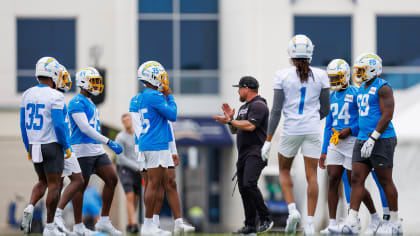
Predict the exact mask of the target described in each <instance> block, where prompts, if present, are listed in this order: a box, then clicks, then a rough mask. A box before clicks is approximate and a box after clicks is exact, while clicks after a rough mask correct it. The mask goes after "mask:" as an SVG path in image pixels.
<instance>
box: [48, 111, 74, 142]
mask: <svg viewBox="0 0 420 236" xmlns="http://www.w3.org/2000/svg"><path fill="white" fill-rule="evenodd" d="M51 118H52V121H53V125H54V131H55V135H56V136H57V139H58V143H59V144H60V145H61V146H63V148H64V149H68V148H70V138H69V133H68V131H69V130H68V129H67V128H66V122H65V117H64V112H63V110H62V109H51Z"/></svg>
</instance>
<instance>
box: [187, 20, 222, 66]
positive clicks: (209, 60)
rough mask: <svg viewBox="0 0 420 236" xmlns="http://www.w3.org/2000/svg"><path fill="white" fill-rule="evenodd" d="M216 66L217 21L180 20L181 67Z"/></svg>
mask: <svg viewBox="0 0 420 236" xmlns="http://www.w3.org/2000/svg"><path fill="white" fill-rule="evenodd" d="M217 68H218V22H217V21H213V20H211V21H210V20H209V21H181V69H185V70H199V69H204V70H211V69H217Z"/></svg>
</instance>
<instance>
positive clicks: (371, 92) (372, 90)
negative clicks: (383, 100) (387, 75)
mask: <svg viewBox="0 0 420 236" xmlns="http://www.w3.org/2000/svg"><path fill="white" fill-rule="evenodd" d="M375 93H376V87H372V88H370V90H369V94H373V95H375Z"/></svg>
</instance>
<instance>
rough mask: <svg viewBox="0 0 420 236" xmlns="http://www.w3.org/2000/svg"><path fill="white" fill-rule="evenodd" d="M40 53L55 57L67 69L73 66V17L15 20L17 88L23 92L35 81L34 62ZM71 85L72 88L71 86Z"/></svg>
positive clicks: (74, 32) (35, 82)
mask: <svg viewBox="0 0 420 236" xmlns="http://www.w3.org/2000/svg"><path fill="white" fill-rule="evenodd" d="M44 56H52V57H54V58H56V59H57V60H58V61H59V62H60V63H61V64H63V65H64V66H66V68H67V70H69V71H74V70H75V68H76V21H75V20H74V19H18V20H17V72H18V76H17V85H18V86H17V88H18V92H23V91H24V90H26V89H27V88H29V87H31V86H32V85H35V84H37V83H38V82H37V81H36V79H35V63H36V62H37V60H38V59H39V58H41V57H44ZM27 70H31V71H32V72H33V74H34V75H33V76H29V75H28V71H27ZM32 72H31V73H32ZM74 79H75V78H74V76H73V80H74ZM72 87H73V88H72V90H73V91H74V88H75V86H72Z"/></svg>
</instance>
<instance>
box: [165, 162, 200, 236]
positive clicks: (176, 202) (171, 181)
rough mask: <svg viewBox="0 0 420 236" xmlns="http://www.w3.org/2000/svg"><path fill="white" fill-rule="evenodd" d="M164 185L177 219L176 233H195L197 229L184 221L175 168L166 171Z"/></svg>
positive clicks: (170, 167)
mask: <svg viewBox="0 0 420 236" xmlns="http://www.w3.org/2000/svg"><path fill="white" fill-rule="evenodd" d="M170 158H172V157H170ZM172 164H173V162H172ZM163 183H164V186H165V191H166V196H167V198H168V202H169V205H170V206H171V210H172V214H173V216H174V219H175V226H174V233H175V234H178V233H189V232H194V231H195V228H194V227H192V226H191V225H188V224H186V223H184V220H183V219H182V214H181V201H180V199H179V195H178V190H177V184H176V172H175V167H174V166H169V167H168V168H167V169H166V171H165V178H164V180H163Z"/></svg>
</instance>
